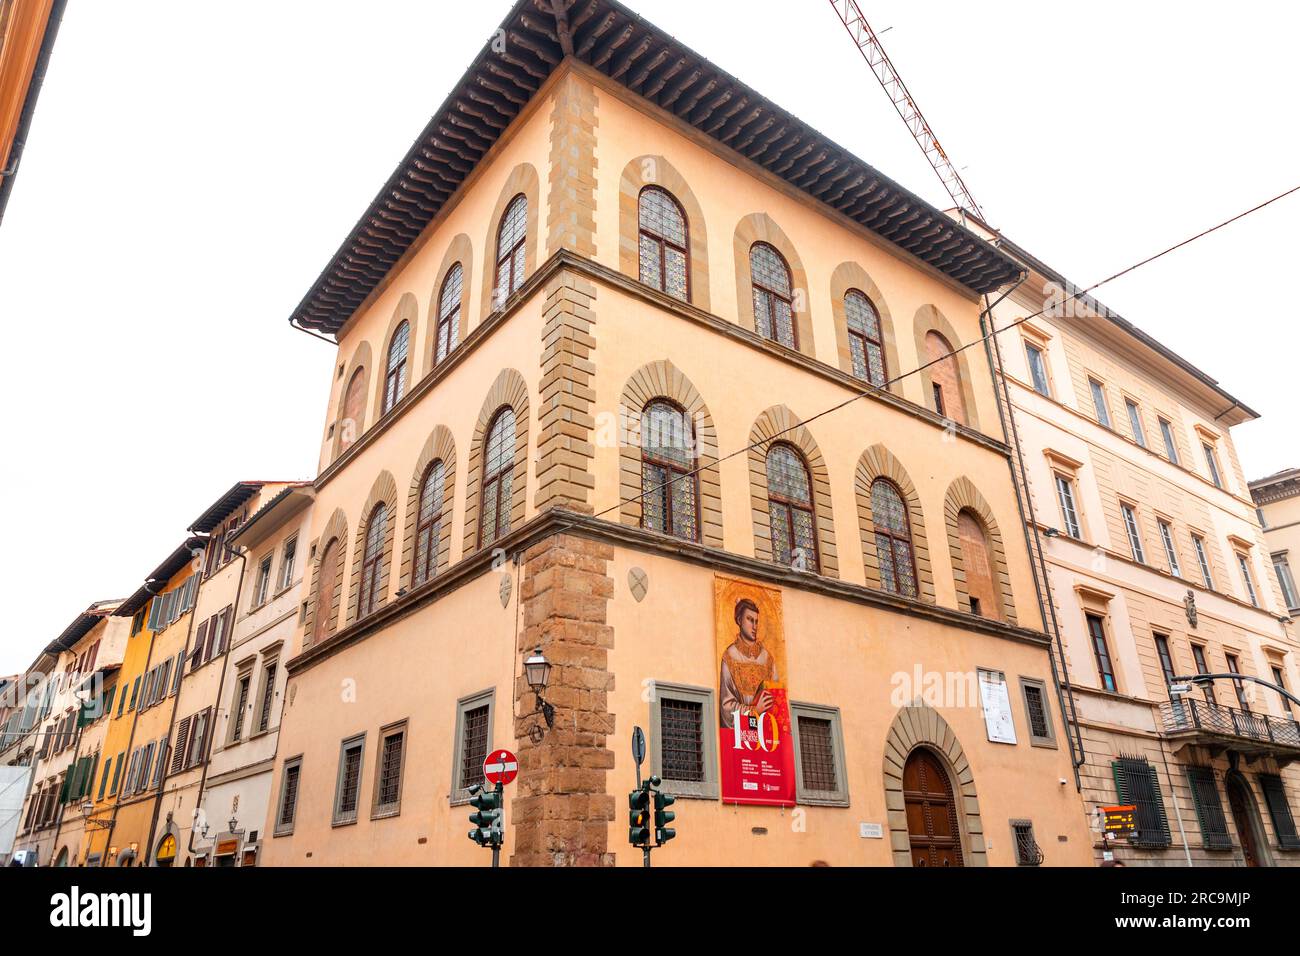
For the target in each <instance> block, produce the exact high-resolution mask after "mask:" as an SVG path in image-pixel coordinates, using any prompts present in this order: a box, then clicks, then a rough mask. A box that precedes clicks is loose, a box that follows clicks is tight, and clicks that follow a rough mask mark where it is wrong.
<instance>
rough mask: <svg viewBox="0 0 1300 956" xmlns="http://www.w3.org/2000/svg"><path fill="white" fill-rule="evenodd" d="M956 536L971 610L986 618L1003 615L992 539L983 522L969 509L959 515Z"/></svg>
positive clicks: (964, 509) (963, 510)
mask: <svg viewBox="0 0 1300 956" xmlns="http://www.w3.org/2000/svg"><path fill="white" fill-rule="evenodd" d="M957 539H958V541H959V542H960V543H961V561H962V568H963V570H964V571H965V572H966V594H967V595H968V597H969V598H970V612H971V613H972V614H979V615H981V616H983V617H992V618H1000V617H1001V616H1002V614H1001V610H1000V608H999V602H998V593H997V588H996V585H995V584H994V581H993V565H992V563H991V562H990V561H989V540H988V536H987V535H986V534H985V533H984V524H983V522H981V521H980V519H979V518H978V517H976V516H975V514H974V512H972V511H971V510H970V509H968V508H963V509H962V510H961V511H960V512H959V513H958V514H957Z"/></svg>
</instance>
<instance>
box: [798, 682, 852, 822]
mask: <svg viewBox="0 0 1300 956" xmlns="http://www.w3.org/2000/svg"><path fill="white" fill-rule="evenodd" d="M800 717H810V718H814V719H816V720H827V721H830V725H831V752H832V755H833V757H834V759H835V789H834V790H809V789H806V788H805V787H804V783H803V758H802V750H801V743H800V736H799V718H800ZM790 729H791V731H792V732H793V733H792V734H791V736H793V737H794V781H795V802H796V803H800V804H806V805H808V806H816V807H847V806H849V775H848V768H847V767H846V765H845V762H844V726H843V722H842V721H841V720H840V709H839V708H838V707H832V706H828V705H825V704H810V703H808V702H806V701H797V700H792V701H790Z"/></svg>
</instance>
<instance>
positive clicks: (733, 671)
mask: <svg viewBox="0 0 1300 956" xmlns="http://www.w3.org/2000/svg"><path fill="white" fill-rule="evenodd" d="M734 616H735V619H736V639H735V640H734V641H732V642H731V645H730V646H729V647H728V648H727V649H726V651H725V652H724V653H723V655H722V673H721V675H720V676H719V677H718V688H719V696H720V697H721V699H722V708H721V710H722V714H721V721H722V726H723V727H726V728H727V729H728V730H730V729H731V728H732V727H734V726H735V723H736V711H737V710H740V712H741V714H742V716H745V717H757V716H758V715H760V714H765V713H767V712H768V711H769V710H771V709H772V704H773V703H774V702H775V701H774V698H773V696H772V691H771V687H772V685H773V684H775V683H776V682H777V681H778V680H780V678H779V677H778V676H777V672H776V660H775V658H773V657H772V654H771V653H770V652H769V651H768V649H767V648H766V647H764V646H763V641H762V638H760V637H759V634H758V620H759V611H758V605H757V604H755V603H754V602H753V601H751V600H750V599H749V598H741V599H740V600H739V601H737V602H736V609H735V614H734Z"/></svg>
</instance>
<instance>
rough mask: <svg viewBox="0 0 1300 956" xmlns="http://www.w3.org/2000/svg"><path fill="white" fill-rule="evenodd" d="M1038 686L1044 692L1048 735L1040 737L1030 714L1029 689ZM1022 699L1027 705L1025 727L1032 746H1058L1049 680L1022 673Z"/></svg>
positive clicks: (1044, 709) (1051, 747) (1052, 747)
mask: <svg viewBox="0 0 1300 956" xmlns="http://www.w3.org/2000/svg"><path fill="white" fill-rule="evenodd" d="M1030 687H1037V688H1038V689H1039V690H1040V691H1042V693H1043V717H1044V718H1045V719H1046V721H1047V736H1046V737H1040V736H1038V735H1037V734H1035V733H1034V722H1033V720H1032V719H1031V718H1030V716H1029V690H1028V688H1030ZM1020 701H1021V703H1023V704H1024V705H1025V727H1026V728H1027V729H1028V730H1029V744H1030V746H1032V747H1047V748H1050V749H1052V750H1056V749H1057V748H1058V744H1057V742H1056V721H1055V720H1053V719H1052V703H1051V698H1049V697H1048V696H1047V682H1046V681H1044V680H1040V679H1039V678H1037V677H1025V676H1024V675H1023V674H1021V675H1020Z"/></svg>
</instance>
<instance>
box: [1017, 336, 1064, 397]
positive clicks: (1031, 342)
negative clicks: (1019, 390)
mask: <svg viewBox="0 0 1300 956" xmlns="http://www.w3.org/2000/svg"><path fill="white" fill-rule="evenodd" d="M1020 341H1021V344H1022V345H1023V347H1024V350H1025V370H1026V372H1027V373H1028V379H1029V380H1028V384H1029V387H1030V389H1032V390H1033V391H1034V392H1035V393H1036V394H1038V395H1042V396H1043V397H1044V398H1048V399H1052V400H1053V401H1055V400H1056V377H1055V376H1054V375H1053V374H1052V360H1051V343H1052V333H1051V332H1049V331H1047V329H1044V328H1042V327H1040V326H1037V325H1031V324H1030V323H1028V322H1024V323H1022V324H1021V326H1020ZM1031 346H1032V347H1033V348H1035V349H1037V350H1038V354H1039V356H1040V357H1041V358H1042V360H1043V378H1044V379H1045V380H1046V382H1045V384H1046V385H1047V394H1046V395H1044V394H1043V393H1042V392H1040V391H1038V386H1037V385H1036V384H1035V383H1034V369H1033V366H1032V365H1031V364H1030V361H1029V349H1030V347H1031Z"/></svg>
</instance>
